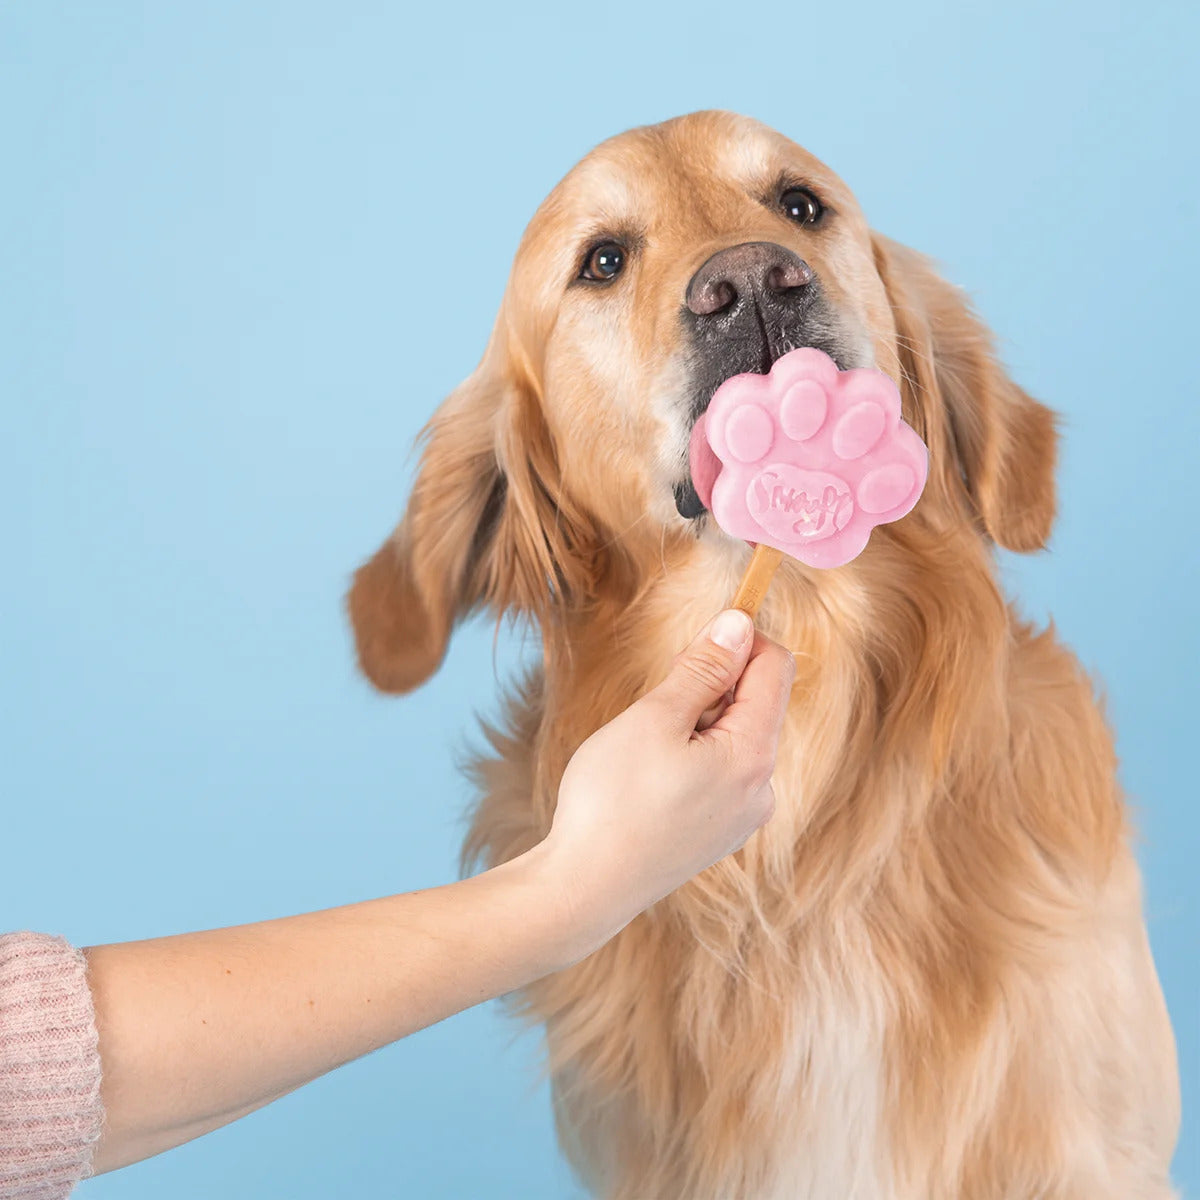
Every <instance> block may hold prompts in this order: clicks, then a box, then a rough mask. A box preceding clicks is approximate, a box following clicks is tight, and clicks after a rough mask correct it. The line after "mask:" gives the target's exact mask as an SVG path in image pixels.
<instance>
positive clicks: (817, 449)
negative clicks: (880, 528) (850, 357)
mask: <svg viewBox="0 0 1200 1200" xmlns="http://www.w3.org/2000/svg"><path fill="white" fill-rule="evenodd" d="M697 439H704V440H705V441H706V442H707V446H708V447H709V448H711V452H712V455H715V457H716V459H717V460H718V463H719V466H717V467H716V470H715V480H714V479H713V478H712V476H713V474H714V472H713V470H712V467H713V466H715V465H716V464H712V462H711V455H705V454H704V449H705V447H704V446H703V445H702V444H699V443H698V440H697ZM691 461H692V464H693V476H694V477H695V478H696V480H697V491H698V493H699V494H700V497H701V499H702V500H703V501H704V503H705V504H706V505H707V506H708V508H709V509H710V510H711V511H712V514H713V516H714V517H716V519H717V523H718V524H719V525H720V526H721V528H722V529H723V530H725V532H726V533H728V534H730V535H732V536H733V537H739V538H744V539H745V540H746V541H749V542H756V543H757V542H765V543H767V544H769V545H772V546H774V547H776V549H779V550H782V551H783V552H784V553H785V554H790V555H792V557H794V558H798V559H799V560H800V561H801V562H804V563H807V564H808V565H809V566H813V567H837V566H841V565H842V564H843V563H847V562H849V561H850V560H851V559H852V558H855V557H856V556H857V555H858V554H860V553H861V552H862V550H863V548H864V547H865V546H866V544H867V539H868V538H869V537H870V534H871V530H872V529H873V528H874V527H875V526H876V525H882V524H884V523H885V522H887V521H895V520H898V519H899V518H900V517H902V516H904V515H905V514H906V513H907V512H908V511H909V510H910V509H911V508H912V507H913V505H914V504H915V503H916V502H917V498H918V497H919V496H920V494H921V490H922V488H923V487H924V486H925V478H926V475H927V472H928V453H927V451H926V448H925V443H924V442H922V441H921V439H920V437H918V435H917V433H916V431H915V430H913V429H912V428H911V427H910V426H909V425H907V424H906V423H905V422H904V421H903V420H902V419H901V416H900V393H899V392H898V391H897V389H896V385H895V384H894V383H893V382H892V381H891V379H889V378H888V376H886V375H885V374H883V372H882V371H876V370H872V369H869V368H856V369H853V370H849V371H839V370H838V368H837V365H836V364H835V363H834V361H833V360H832V359H831V358H830V357H829V356H828V355H826V354H824V353H822V352H821V351H820V350H814V349H811V348H802V349H799V350H793V351H791V352H790V353H788V354H785V355H784V356H783V357H782V358H780V359H779V360H778V361H777V362H776V363H775V365H774V366H773V367H772V369H771V372H770V374H768V375H735V376H734V377H733V378H731V379H727V380H726V381H725V382H724V383H723V384H722V385H721V386H720V387H719V388H718V389H717V391H716V393H715V394H714V396H713V398H712V402H711V403H710V404H709V406H708V411H707V412H706V413H705V414H704V416H703V417H701V418H700V420H699V421H698V422H697V423H696V428H695V430H693V434H692V453H691ZM706 463H708V464H711V465H710V466H708V468H707V469H706V466H705V464H706ZM702 475H707V478H704V479H703V481H702V482H700V476H702ZM706 493H707V494H706Z"/></svg>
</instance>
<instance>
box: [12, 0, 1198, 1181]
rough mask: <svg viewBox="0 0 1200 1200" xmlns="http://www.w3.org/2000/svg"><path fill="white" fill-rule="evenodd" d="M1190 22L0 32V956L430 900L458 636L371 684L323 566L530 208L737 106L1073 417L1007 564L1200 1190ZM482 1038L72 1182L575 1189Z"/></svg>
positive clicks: (33, 27) (828, 12)
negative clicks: (1084, 724) (50, 943)
mask: <svg viewBox="0 0 1200 1200" xmlns="http://www.w3.org/2000/svg"><path fill="white" fill-rule="evenodd" d="M1197 11H1198V10H1197V8H1196V6H1195V5H1193V4H1185V3H1182V2H1181V3H1168V2H1162V0H1151V2H1148V3H1141V4H1125V5H1121V4H1113V3H1105V2H1100V3H1087V4H1066V3H1057V4H1032V3H1018V4H1011V3H1010V4H1004V5H990V4H983V5H970V4H965V3H962V0H958V2H955V3H933V2H931V0H908V2H907V3H904V4H896V3H892V2H890V0H889V2H886V3H884V2H878V3H876V2H871V3H859V4H837V5H832V4H816V5H808V4H804V5H795V6H790V7H789V6H786V5H780V4H771V5H759V6H747V5H745V4H729V5H725V6H719V7H704V6H700V5H686V6H679V7H675V8H672V7H671V6H668V5H664V4H661V3H652V2H646V0H642V2H639V3H635V4H627V3H614V4H610V5H609V6H607V7H604V8H591V7H589V8H588V9H586V10H584V9H582V8H580V9H578V10H577V9H576V8H575V6H571V5H566V4H564V5H563V6H562V7H555V8H551V7H545V8H544V9H543V10H542V11H541V12H536V13H535V12H531V11H530V10H529V9H528V8H526V7H525V6H521V5H512V6H509V5H503V4H500V5H488V6H481V7H480V8H479V9H478V10H477V11H472V10H471V9H470V8H469V7H464V6H463V5H458V4H438V5H428V6H421V7H420V8H418V9H413V8H412V7H410V6H405V5H401V4H394V3H350V2H346V3H336V4H335V3H332V2H331V3H327V4H313V3H278V4H272V3H264V2H261V0H260V2H254V3H208V4H202V5H201V4H191V5H179V4H165V3H144V4H137V3H132V2H118V0H109V2H107V3H90V2H89V3H78V4H63V3H57V2H51V0H23V2H18V3H14V2H10V3H6V4H5V5H4V6H3V9H2V10H0V139H2V141H0V148H2V157H0V256H2V257H0V396H2V408H0V412H2V426H0V432H2V435H3V436H2V440H0V467H2V470H0V521H2V530H3V553H2V557H0V562H2V564H3V566H2V568H0V569H2V570H3V587H2V589H0V613H2V617H3V638H2V643H0V644H2V646H3V651H2V653H3V659H2V662H0V703H2V712H0V717H2V720H0V789H2V794H3V796H4V800H5V814H4V825H3V846H4V867H3V870H2V871H0V928H5V927H7V928H19V927H32V928H37V929H45V930H52V931H58V932H61V933H63V934H65V935H66V936H68V937H70V938H71V939H73V940H74V941H76V942H79V943H83V944H87V943H91V942H96V941H107V940H117V939H126V938H136V937H142V936H148V935H154V934H165V933H172V932H177V931H182V930H186V929H194V928H202V927H209V926H214V925H221V924H228V923H236V922H241V921H247V920H252V919H256V918H261V917H269V916H277V915H283V914H287V913H293V912H298V911H301V910H306V909H312V908H316V907H319V906H325V905H332V904H336V903H341V902H345V901H349V900H353V899H357V898H363V897H369V896H374V895H377V894H383V893H387V892H390V891H394V890H398V889H404V888H412V887H417V886H422V885H428V884H435V883H438V882H440V881H444V880H447V879H449V878H451V876H452V875H453V873H454V870H455V861H456V852H457V846H458V842H459V838H460V833H461V814H462V811H463V809H464V806H465V805H466V803H467V801H468V791H467V788H466V786H465V784H464V782H463V781H462V779H461V778H460V776H459V774H458V772H457V770H456V766H455V763H456V758H457V756H458V755H459V754H460V753H461V751H462V749H463V748H464V745H465V744H466V743H467V742H468V741H469V740H470V739H471V738H472V737H473V736H474V733H473V730H474V724H473V715H472V714H473V713H474V712H476V711H483V712H487V711H489V710H490V709H491V708H492V705H493V695H494V692H495V689H496V681H495V678H494V675H493V655H492V645H491V633H490V630H488V629H486V628H483V627H477V628H474V629H471V630H468V631H465V632H464V633H463V634H461V635H460V636H459V638H458V640H457V642H456V643H455V646H454V649H453V651H452V653H451V656H450V658H449V660H448V662H447V664H446V666H445V668H444V669H443V671H442V673H441V674H440V675H439V676H438V677H437V678H436V679H435V680H434V681H433V682H432V683H430V684H429V685H428V686H427V687H426V688H425V689H424V690H423V691H422V692H421V693H420V694H419V695H417V696H416V697H415V698H409V699H405V700H399V701H385V700H381V699H378V698H377V697H375V696H374V695H372V694H371V693H370V692H369V691H368V689H367V687H366V686H365V685H364V683H363V682H362V681H361V680H360V679H359V678H357V676H356V675H355V672H354V670H353V668H352V663H351V655H350V647H349V643H348V639H347V632H346V629H345V625H344V622H343V620H342V616H341V612H340V604H341V597H342V593H343V590H344V588H345V585H346V582H347V576H348V573H349V572H350V570H351V569H352V568H353V567H354V566H355V565H356V563H357V562H358V561H360V560H361V559H362V558H363V557H364V555H366V554H367V553H369V552H370V551H372V550H373V549H374V547H375V545H376V544H377V542H378V541H379V540H380V539H381V538H382V536H383V535H384V534H385V533H386V532H387V530H388V529H389V527H390V525H391V523H392V521H393V520H394V518H395V517H396V516H397V515H398V513H399V511H400V509H401V507H402V504H403V501H404V497H405V493H406V489H407V484H408V478H409V465H408V463H407V461H406V454H407V449H408V446H409V444H410V442H411V440H412V438H413V436H414V435H415V433H416V431H417V429H418V427H419V425H420V424H421V423H422V421H423V420H424V419H425V418H426V417H427V416H428V414H429V413H430V412H431V411H432V409H433V408H434V406H435V405H436V404H437V402H438V400H439V398H440V397H441V396H443V395H444V394H445V393H446V392H447V391H449V390H450V388H451V387H453V385H454V384H455V383H457V382H458V381H459V379H461V378H462V377H463V376H464V375H465V374H466V373H467V372H468V371H469V370H470V369H471V367H472V366H473V365H474V363H475V361H476V359H477V357H478V355H479V353H480V352H481V350H482V347H483V344H484V340H485V337H486V335H487V333H488V329H489V327H490V323H491V319H492V316H493V314H494V311H495V309H496V305H497V301H498V299H499V297H500V293H501V289H502V287H503V283H504V278H505V274H506V272H507V268H508V264H509V261H510V258H511V255H512V252H513V250H514V248H515V245H516V242H517V239H518V237H519V235H520V232H521V230H522V228H523V226H524V223H525V221H526V220H527V219H528V217H529V216H530V215H531V213H532V212H533V210H534V208H535V206H536V205H537V203H538V201H539V200H540V199H541V198H542V196H543V195H544V194H545V192H546V191H547V190H548V189H549V188H550V186H551V185H552V184H553V183H554V182H555V180H556V179H557V178H558V177H559V176H560V175H561V174H562V173H563V172H564V171H565V170H566V169H567V168H568V167H569V166H570V165H571V163H572V162H573V161H574V160H575V159H576V158H578V157H579V156H580V155H582V154H583V153H584V152H585V151H586V150H587V149H588V148H589V146H591V145H592V144H593V143H595V142H596V141H598V140H600V139H601V138H603V137H605V136H607V135H609V134H611V133H614V132H617V131H619V130H621V129H623V128H626V127H628V126H630V125H634V124H640V123H643V122H648V121H655V120H659V119H661V118H665V117H668V116H671V115H674V114H677V113H680V112H684V111H687V110H690V109H694V108H701V107H727V108H733V109H737V110H740V111H743V112H746V113H749V114H752V115H755V116H757V117H759V118H761V119H762V120H764V121H766V122H768V123H770V124H772V125H775V126H777V127H778V128H780V129H782V130H784V131H785V132H787V133H788V134H790V135H792V136H793V137H795V138H796V139H797V140H799V141H801V142H803V143H804V144H806V145H807V146H808V147H809V148H810V149H812V150H813V151H815V152H816V153H817V154H818V155H820V156H821V157H823V158H824V159H826V160H827V161H828V162H829V163H830V164H831V165H832V166H834V167H835V169H837V170H838V171H839V172H840V173H841V174H842V175H843V177H844V178H845V179H846V180H847V181H848V182H849V183H850V184H851V186H852V187H854V188H855V189H856V191H857V193H858V195H859V197H860V199H861V201H862V203H863V206H864V207H865V209H866V211H867V213H868V215H869V216H870V218H871V219H872V221H873V222H874V223H875V225H876V226H877V227H878V228H880V229H882V230H884V231H886V232H888V233H890V234H891V235H892V236H894V237H897V238H899V239H901V240H903V241H906V242H909V243H911V244H912V245H914V246H917V247H919V248H921V249H923V250H925V251H927V252H929V253H932V254H933V255H935V256H937V257H938V258H940V259H941V260H942V261H943V263H944V264H945V266H946V270H947V272H948V274H949V275H950V276H951V277H952V278H954V279H955V280H956V281H957V282H960V283H962V284H964V285H966V286H967V287H968V288H969V289H970V290H971V291H972V292H973V293H974V294H975V296H976V297H977V299H978V303H979V306H980V308H981V310H982V312H983V313H984V315H985V316H986V318H987V319H988V321H989V322H990V323H991V324H992V326H993V327H994V328H995V330H996V331H997V333H998V335H999V337H1000V339H1001V341H1002V345H1003V347H1004V352H1005V354H1006V356H1007V359H1008V361H1009V363H1010V364H1011V366H1012V368H1013V370H1014V372H1015V374H1016V375H1017V377H1018V378H1019V379H1020V380H1021V381H1022V382H1023V383H1024V384H1025V385H1026V386H1028V387H1029V388H1030V389H1031V390H1032V391H1034V392H1035V393H1036V394H1038V395H1039V396H1042V397H1043V398H1045V399H1047V400H1048V401H1050V402H1051V403H1052V404H1054V405H1055V406H1056V407H1057V408H1059V409H1060V410H1061V411H1062V412H1063V413H1064V414H1065V416H1066V450H1065V455H1064V460H1063V464H1062V471H1061V489H1062V518H1061V520H1060V522H1059V525H1058V530H1057V534H1056V536H1055V539H1054V545H1053V552H1052V553H1051V554H1049V555H1046V556H1042V557H1039V558H1037V559H1035V560H1029V561H1022V562H1020V563H1019V564H1018V563H1014V564H1012V565H1011V567H1010V569H1009V576H1010V579H1011V582H1012V586H1013V588H1014V589H1015V590H1016V591H1017V592H1019V594H1020V596H1021V597H1022V600H1023V602H1024V605H1025V607H1026V609H1027V610H1028V611H1030V612H1032V613H1035V614H1038V615H1041V614H1044V613H1047V612H1050V611H1052V612H1053V614H1054V617H1055V619H1056V622H1057V624H1058V628H1059V630H1060V631H1061V633H1062V635H1063V637H1065V638H1066V639H1067V640H1068V641H1069V642H1070V643H1072V644H1073V645H1074V646H1075V647H1076V648H1077V650H1078V652H1079V653H1080V655H1081V656H1082V658H1083V660H1084V661H1085V662H1086V663H1087V664H1089V666H1091V667H1093V668H1095V670H1096V671H1097V672H1098V674H1099V675H1100V677H1101V678H1102V679H1103V680H1104V682H1105V686H1106V689H1107V693H1108V696H1109V699H1110V707H1111V713H1112V716H1113V718H1114V720H1115V723H1116V725H1117V727H1118V729H1119V731H1120V750H1121V755H1122V759H1123V764H1124V767H1123V771H1124V779H1125V782H1126V784H1127V785H1128V788H1129V790H1130V791H1131V792H1132V794H1133V796H1134V797H1135V800H1136V802H1137V804H1138V807H1139V824H1140V827H1141V834H1142V845H1141V858H1142V862H1143V864H1144V867H1145V872H1146V879H1147V911H1148V914H1149V921H1150V929H1151V933H1152V936H1153V941H1154V945H1155V949H1156V952H1157V957H1158V964H1159V969H1160V972H1161V975H1162V979H1163V982H1164V985H1165V988H1166V991H1167V994H1168V997H1169V1000H1170V1004H1171V1008H1172V1012H1173V1015H1174V1020H1175V1027H1176V1031H1177V1036H1178V1040H1179V1048H1180V1057H1181V1065H1182V1070H1183V1077H1184V1083H1185V1103H1187V1105H1188V1106H1189V1107H1188V1116H1187V1117H1186V1123H1185V1127H1184V1133H1183V1137H1182V1149H1181V1152H1180V1155H1179V1158H1178V1162H1177V1174H1178V1180H1179V1182H1180V1184H1181V1185H1183V1186H1185V1188H1188V1189H1197V1188H1198V1187H1200V1157H1198V1153H1197V1134H1198V1132H1200V1127H1198V1125H1197V1121H1196V1117H1195V1103H1196V1100H1197V1098H1198V1090H1200V1081H1198V1078H1197V1075H1198V1072H1197V1061H1198V1052H1200V1039H1198V1033H1200V1031H1198V1028H1197V981H1198V978H1200V973H1198V967H1197V942H1196V937H1195V933H1196V927H1197V917H1198V915H1200V885H1198V882H1197V880H1198V876H1200V871H1198V870H1197V866H1196V861H1195V860H1196V852H1197V840H1198V839H1197V829H1198V826H1200V820H1198V817H1197V804H1196V802H1197V794H1196V786H1195V782H1194V780H1195V754H1196V749H1195V748H1196V743H1197V735H1196V730H1195V725H1196V718H1197V715H1198V709H1200V704H1198V698H1200V697H1198V691H1197V684H1196V672H1197V664H1198V657H1200V656H1198V653H1197V652H1198V650H1200V643H1198V639H1197V633H1196V617H1197V602H1196V585H1197V571H1196V564H1197V555H1196V550H1195V528H1194V522H1193V521H1192V520H1190V519H1188V517H1189V507H1190V506H1191V505H1193V504H1194V503H1195V490H1194V489H1195V487H1196V482H1197V466H1196V455H1197V447H1198V445H1200V438H1198V435H1200V420H1198V412H1200V408H1198V404H1197V400H1198V397H1197V388H1196V384H1195V372H1196V366H1195V362H1194V356H1195V349H1196V338H1197V334H1196V324H1197V316H1198V312H1197V309H1198V306H1197V303H1196V295H1197V287H1198V286H1200V285H1198V280H1200V258H1198V256H1197V244H1196V234H1197V221H1196V215H1197V205H1196V191H1197V188H1198V187H1200V177H1198V175H1197V165H1196V145H1197V137H1196V130H1195V128H1194V123H1195V119H1196V115H1197V113H1198V112H1200V94H1198V90H1197V86H1196V82H1195V81H1196V70H1195V64H1194V61H1193V59H1194V50H1195V46H1196V44H1197V38H1198V37H1200V23H1198V21H1197V19H1196V13H1197ZM515 659H516V650H515V648H514V647H513V646H512V645H511V644H510V643H509V642H508V641H502V643H501V646H500V651H499V653H498V656H497V662H498V665H499V671H500V673H501V674H504V672H505V671H506V670H507V669H509V667H510V666H511V664H512V663H513V662H514V661H515ZM513 1033H514V1029H513V1027H512V1026H511V1025H510V1024H509V1023H508V1022H507V1020H505V1019H504V1018H503V1017H502V1016H501V1015H500V1014H499V1013H498V1011H496V1009H495V1008H493V1007H489V1008H487V1009H484V1010H478V1011H475V1012H472V1013H469V1014H466V1015H464V1016H461V1017H458V1018H456V1019H454V1020H452V1021H450V1022H447V1023H445V1024H444V1025H442V1026H440V1027H439V1028H436V1029H433V1030H430V1031H428V1032H426V1033H424V1034H421V1035H419V1036H417V1037H414V1038H412V1039H410V1040H408V1041H407V1042H406V1043H404V1044H401V1045H398V1046H395V1047H393V1048H391V1049H389V1050H387V1051H385V1052H383V1053H380V1054H377V1055H375V1056H373V1057H372V1058H370V1059H368V1060H366V1061H363V1062H360V1063H357V1064H355V1065H353V1066H351V1067H349V1068H346V1069H344V1070H342V1071H340V1072H338V1073H336V1074H334V1075H333V1076H332V1077H330V1078H327V1079H324V1080H322V1081H320V1082H318V1083H316V1084H313V1085H312V1086H310V1087H308V1088H306V1089H304V1090H303V1091H301V1092H300V1093H299V1094H297V1095H294V1096H292V1097H289V1098H287V1099H285V1100H283V1101H281V1102H280V1103H278V1104H276V1105H274V1106H273V1107H272V1108H271V1109H269V1110H268V1111H265V1112H262V1113H260V1114H258V1115H255V1116H253V1117H251V1118H249V1119H248V1120H246V1121H243V1122H241V1123H240V1124H238V1125H236V1126H234V1127H232V1128H230V1129H227V1130H224V1131H222V1132H220V1133H217V1134H215V1135H213V1136H210V1137H208V1138H205V1139H203V1140H202V1141H201V1142H199V1143H196V1144H194V1145H192V1146H189V1147H186V1148H184V1149H182V1150H178V1151H176V1152H173V1153H171V1154H169V1155H167V1156H165V1157H163V1158H160V1159H158V1160H155V1161H152V1162H149V1163H146V1164H144V1165H141V1166H138V1167H135V1168H132V1169H130V1170H128V1171H125V1172H123V1173H120V1174H118V1175H114V1176H109V1177H106V1178H104V1179H102V1180H98V1181H96V1182H94V1183H91V1184H88V1185H86V1186H85V1187H84V1188H83V1189H82V1195H83V1196H85V1197H90V1200H106V1198H108V1197H113V1198H117V1197H121V1198H134V1197H154V1198H156V1200H160V1198H162V1197H171V1198H173V1200H184V1198H188V1197H197V1198H199V1197H204V1198H205V1200H209V1198H211V1197H212V1196H214V1195H220V1196H224V1197H227V1198H228V1200H235V1198H238V1197H288V1198H289V1200H300V1198H302V1197H327V1196H333V1195H356V1196H396V1197H401V1196H404V1197H455V1198H458V1197H468V1198H477V1197H514V1198H517V1197H519V1198H521V1200H540V1198H554V1200H559V1198H561V1197H564V1196H568V1195H570V1194H572V1190H573V1185H572V1184H571V1182H570V1175H569V1172H568V1170H567V1168H566V1167H565V1166H564V1165H563V1164H562V1163H561V1161H560V1160H559V1159H558V1157H557V1153H556V1150H555V1146H554V1141H553V1135H552V1129H551V1121H550V1114H549V1107H548V1099H547V1094H546V1091H545V1089H544V1087H542V1086H540V1085H539V1084H538V1082H537V1076H536V1070H537V1058H538V1047H537V1041H536V1038H535V1037H532V1036H528V1037H525V1038H523V1039H519V1040H516V1041H514V1040H513Z"/></svg>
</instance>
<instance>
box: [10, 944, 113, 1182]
mask: <svg viewBox="0 0 1200 1200" xmlns="http://www.w3.org/2000/svg"><path fill="white" fill-rule="evenodd" d="M103 1115H104V1114H103V1109H102V1108H101V1105H100V1056H99V1054H98V1053H97V1050H96V1019H95V1013H94V1011H93V1009H92V995H91V992H90V990H89V989H88V983H87V973H86V963H85V960H84V957H83V954H82V953H81V952H80V951H78V950H76V949H75V948H74V947H72V946H69V945H68V944H67V943H66V942H65V941H63V940H62V938H56V937H48V936H47V935H45V934H40V933H9V934H5V935H3V936H0V1197H2V1198H3V1200H8V1198H9V1197H17V1196H20V1197H22V1200H59V1198H60V1197H63V1196H66V1195H68V1194H69V1193H70V1191H71V1189H72V1188H73V1187H74V1186H75V1184H77V1183H78V1182H79V1181H80V1179H82V1178H83V1177H84V1176H85V1175H87V1174H89V1171H90V1166H91V1159H92V1148H93V1146H94V1144H95V1142H96V1139H97V1138H99V1136H100V1125H101V1121H102V1120H103Z"/></svg>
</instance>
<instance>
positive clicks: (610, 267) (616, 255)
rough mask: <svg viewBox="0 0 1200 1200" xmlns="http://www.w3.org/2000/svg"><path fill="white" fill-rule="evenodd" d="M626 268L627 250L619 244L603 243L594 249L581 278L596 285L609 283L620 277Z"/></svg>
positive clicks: (585, 264) (585, 263) (580, 274)
mask: <svg viewBox="0 0 1200 1200" xmlns="http://www.w3.org/2000/svg"><path fill="white" fill-rule="evenodd" d="M624 266H625V248H624V247H623V246H621V245H620V244H619V243H617V242H601V243H600V245H598V246H593V247H592V250H591V253H589V254H588V256H587V260H586V261H585V262H584V264H583V270H582V271H580V273H579V277H580V278H581V279H590V280H592V281H593V282H595V283H607V282H608V281H609V280H610V279H615V278H616V277H617V276H618V275H620V273H621V271H622V269H623V268H624Z"/></svg>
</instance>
